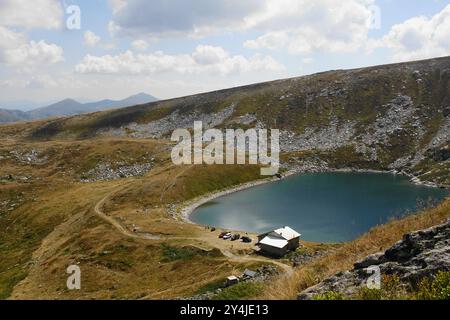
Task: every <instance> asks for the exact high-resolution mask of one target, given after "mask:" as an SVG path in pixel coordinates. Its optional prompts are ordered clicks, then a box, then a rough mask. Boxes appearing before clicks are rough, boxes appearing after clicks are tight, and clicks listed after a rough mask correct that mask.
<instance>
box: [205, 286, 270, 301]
mask: <svg viewBox="0 0 450 320" xmlns="http://www.w3.org/2000/svg"><path fill="white" fill-rule="evenodd" d="M262 291H263V284H261V283H256V282H241V283H239V284H237V285H234V286H231V287H228V288H225V289H223V291H222V292H221V293H219V294H218V295H216V296H215V297H214V298H213V299H214V300H242V299H246V298H251V297H255V296H257V295H259V294H261V293H262Z"/></svg>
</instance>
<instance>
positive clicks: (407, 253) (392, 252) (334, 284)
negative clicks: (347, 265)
mask: <svg viewBox="0 0 450 320" xmlns="http://www.w3.org/2000/svg"><path fill="white" fill-rule="evenodd" d="M374 266H376V267H379V268H380V271H381V274H382V275H396V276H398V277H399V279H400V281H401V282H402V283H405V284H412V283H417V282H418V281H420V280H421V279H423V278H424V277H431V276H433V275H435V274H436V273H438V272H439V271H448V270H450V219H449V220H448V221H447V222H446V223H445V224H442V225H439V226H436V227H433V228H430V229H427V230H421V231H417V232H413V233H410V234H407V235H405V236H404V237H403V240H401V241H399V242H398V243H396V244H395V245H394V246H393V247H392V248H390V249H388V250H387V251H386V252H384V253H377V254H374V255H371V256H368V257H367V258H365V259H364V260H362V261H360V262H358V263H356V264H355V265H354V269H353V270H350V271H346V272H340V273H338V274H336V275H334V276H333V277H331V278H329V279H326V280H324V281H323V282H321V283H319V284H318V285H316V286H314V287H311V288H309V289H307V290H305V291H303V292H302V293H300V295H299V299H300V300H309V299H312V298H314V296H316V295H320V294H326V293H328V292H339V293H342V294H344V295H345V296H347V297H352V296H354V295H355V294H357V292H358V291H359V290H360V288H362V287H364V286H366V284H367V280H368V278H369V277H370V275H371V274H372V272H369V270H368V268H370V267H374Z"/></svg>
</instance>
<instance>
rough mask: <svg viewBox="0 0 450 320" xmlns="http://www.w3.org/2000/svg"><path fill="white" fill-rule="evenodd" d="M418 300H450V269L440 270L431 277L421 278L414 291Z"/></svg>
mask: <svg viewBox="0 0 450 320" xmlns="http://www.w3.org/2000/svg"><path fill="white" fill-rule="evenodd" d="M416 299H418V300H450V271H446V272H444V271H441V272H439V273H438V274H437V275H436V276H434V277H433V278H432V279H429V278H426V279H423V280H422V281H421V282H420V283H419V286H418V290H417V293H416Z"/></svg>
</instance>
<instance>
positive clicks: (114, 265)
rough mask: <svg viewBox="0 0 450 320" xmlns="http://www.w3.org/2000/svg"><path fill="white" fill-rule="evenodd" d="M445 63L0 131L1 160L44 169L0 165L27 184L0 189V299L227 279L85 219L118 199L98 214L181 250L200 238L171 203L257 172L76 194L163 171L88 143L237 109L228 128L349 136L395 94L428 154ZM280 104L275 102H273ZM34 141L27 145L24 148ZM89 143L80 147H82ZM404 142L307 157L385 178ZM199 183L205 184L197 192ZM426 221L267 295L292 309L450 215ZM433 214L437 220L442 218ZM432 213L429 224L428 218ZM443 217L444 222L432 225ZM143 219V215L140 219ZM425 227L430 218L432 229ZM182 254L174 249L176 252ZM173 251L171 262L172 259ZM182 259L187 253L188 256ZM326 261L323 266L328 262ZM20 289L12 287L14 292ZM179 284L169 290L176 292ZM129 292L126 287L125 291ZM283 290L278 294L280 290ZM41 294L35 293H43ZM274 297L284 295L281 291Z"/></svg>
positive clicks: (128, 149) (318, 265)
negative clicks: (330, 280) (418, 119)
mask: <svg viewBox="0 0 450 320" xmlns="http://www.w3.org/2000/svg"><path fill="white" fill-rule="evenodd" d="M449 68H450V58H443V59H436V60H430V61H424V62H417V63H410V64H406V65H394V66H383V67H374V68H368V69H362V70H352V71H333V72H327V73H322V74H318V75H314V76H309V77H303V78H296V79H289V80H281V81H275V82H270V83H266V84H258V85H253V86H249V87H243V88H236V89H232V90H224V91H219V92H213V93H209V94H204V95H197V96H192V97H186V98H180V99H174V100H169V101H162V102H157V103H154V104H149V105H146V106H138V107H132V108H127V109H121V110H115V111H108V112H99V113H94V114H88V115H81V116H76V117H71V118H64V119H56V120H45V121H40V122H32V123H23V124H16V125H7V126H0V137H1V138H2V142H1V144H0V155H7V154H8V153H9V151H10V150H12V149H23V150H30V149H31V148H33V149H37V150H39V151H41V152H43V153H44V154H45V155H47V156H48V157H49V161H48V163H47V164H45V165H29V164H26V163H20V162H18V161H14V160H2V165H1V166H0V177H2V176H5V175H7V174H13V175H15V176H30V177H31V180H28V181H21V180H17V181H14V182H11V181H6V182H2V183H1V184H0V190H1V193H0V201H5V200H11V199H16V200H14V201H16V202H17V203H18V206H17V207H16V208H15V209H14V210H12V211H3V209H2V211H1V212H0V230H2V231H0V255H1V256H2V259H1V261H0V297H2V298H4V297H7V296H9V295H10V293H11V292H12V290H13V288H14V287H15V290H14V294H13V297H15V298H18V297H39V298H41V297H42V298H55V297H61V298H91V297H95V298H138V297H141V296H145V297H147V296H148V297H152V298H161V297H174V296H177V295H180V294H191V293H195V291H196V290H198V289H199V288H201V287H202V286H204V285H206V284H208V283H209V282H211V281H212V280H214V279H217V278H221V277H224V276H226V275H229V273H230V272H231V271H232V270H233V268H235V267H236V266H235V264H234V263H230V262H228V261H227V260H226V259H224V258H223V257H218V256H204V257H202V258H201V259H198V257H199V255H202V254H204V253H201V252H197V253H195V254H192V252H188V253H183V252H184V251H183V250H184V249H183V247H184V246H185V245H186V244H188V245H189V244H191V245H197V246H198V245H200V246H201V245H204V243H202V241H198V240H185V241H182V240H177V241H175V240H171V241H168V242H169V243H166V242H167V241H166V242H165V241H159V242H158V241H156V242H152V243H150V244H149V243H148V242H147V241H140V240H136V239H131V240H130V239H126V238H124V237H123V236H121V235H120V234H118V233H117V231H116V230H115V229H113V228H112V227H111V226H110V225H108V224H105V223H104V222H103V221H102V220H100V219H98V217H97V216H96V215H95V214H94V213H93V211H92V208H93V207H94V205H95V203H96V202H97V201H99V200H100V199H102V198H103V196H104V195H106V194H108V193H109V192H111V191H113V190H115V188H116V187H118V186H119V187H123V188H124V189H123V190H122V191H121V192H118V193H117V194H115V195H114V196H113V197H112V198H111V199H109V201H107V203H106V206H105V210H106V211H107V212H108V214H110V215H111V216H113V217H115V218H121V219H123V223H124V224H125V225H127V226H129V227H130V226H131V225H132V224H134V223H137V224H139V225H141V224H142V226H143V228H145V231H148V232H151V233H156V234H162V235H165V234H169V235H175V236H180V237H185V238H186V239H188V238H190V237H192V236H193V235H197V234H198V233H200V232H201V230H200V229H201V228H197V227H195V226H187V225H186V224H183V223H180V222H179V221H175V220H174V219H172V218H171V217H170V216H169V215H168V214H167V213H168V212H167V207H166V205H167V204H172V203H180V202H182V201H184V200H187V199H191V198H193V197H196V196H198V195H201V194H204V193H207V192H210V191H214V190H217V189H223V188H226V187H230V186H232V185H235V184H239V183H242V182H246V181H250V180H254V179H256V178H257V177H259V176H258V173H259V171H258V168H256V167H239V166H236V167H195V168H176V169H173V168H172V169H169V168H167V170H166V171H163V172H162V173H161V174H159V175H158V176H152V177H150V176H147V177H145V178H138V179H128V180H121V181H116V182H105V183H94V184H90V185H83V184H79V183H78V182H77V181H78V180H79V178H80V177H81V176H82V175H83V173H84V172H86V171H88V170H89V169H92V168H93V167H95V166H96V165H97V164H98V163H101V162H104V161H110V160H112V159H113V160H114V161H124V162H126V163H128V162H130V163H136V161H139V159H142V158H143V157H146V156H148V152H150V155H153V156H157V155H159V156H157V158H158V159H157V166H158V167H164V166H165V165H167V161H168V154H167V153H164V150H166V148H167V145H164V144H163V145H161V143H155V142H151V141H148V140H139V141H137V140H133V139H126V138H122V139H97V138H96V137H95V134H96V131H97V130H98V129H102V128H106V127H110V126H113V127H120V126H122V125H124V124H127V123H130V122H138V123H145V122H148V121H151V120H156V119H159V118H161V117H164V116H166V115H168V114H169V113H171V112H172V111H174V110H176V109H177V110H179V111H180V112H181V113H188V112H191V111H193V110H199V111H201V112H207V113H211V112H217V111H219V110H222V109H223V108H225V107H228V106H229V105H231V104H232V103H236V104H237V108H236V111H235V115H234V116H239V115H243V114H246V113H255V114H256V115H257V117H258V118H259V119H260V120H262V121H264V122H265V123H266V124H267V125H268V126H276V127H281V128H284V129H289V130H293V131H296V132H303V131H304V130H305V128H307V127H310V126H314V127H321V126H326V125H327V124H328V123H329V121H330V119H331V118H333V117H334V118H337V119H339V120H342V121H344V120H356V121H358V123H359V126H358V130H359V131H361V132H363V131H364V130H365V125H366V124H369V123H371V122H372V121H374V119H375V117H376V115H377V114H379V113H380V114H382V113H383V112H384V110H383V108H381V107H378V108H375V107H374V106H382V105H383V104H385V103H387V102H389V101H390V100H391V99H392V98H393V97H395V96H396V95H397V94H399V93H402V94H407V95H409V96H411V97H412V98H413V100H414V101H415V103H416V104H417V105H421V104H423V106H421V112H422V114H423V119H424V121H423V122H424V125H425V126H426V128H427V132H426V134H425V135H424V138H423V139H422V140H421V141H420V144H422V145H426V144H427V143H428V142H429V140H430V139H431V138H432V136H433V135H434V134H435V133H436V130H437V129H438V127H439V125H440V124H441V123H442V121H443V115H442V108H443V107H445V106H448V105H450V101H449V95H448V92H449V91H450V90H449V82H448V78H449V73H448V71H447V72H444V71H445V70H447V69H449ZM416 69H418V70H421V71H422V73H423V80H424V81H423V82H422V83H421V84H419V83H417V82H416V81H415V79H414V78H413V77H412V76H411V74H412V71H414V70H416ZM342 86H345V87H346V89H347V93H346V95H344V96H339V95H338V96H337V97H326V96H324V97H320V98H316V99H312V100H311V99H309V98H310V97H311V96H316V95H318V94H319V93H320V92H322V90H323V89H328V90H333V89H335V88H339V87H342ZM283 95H284V96H286V97H285V98H284V99H280V97H281V96H283ZM30 138H31V139H30ZM88 138H89V139H88ZM410 141H412V139H411V137H408V136H407V135H406V136H401V137H400V138H399V140H398V141H392V143H393V146H394V147H392V148H382V150H381V151H382V153H381V154H382V156H381V161H380V162H377V163H367V162H364V160H363V159H361V157H360V155H358V154H356V153H355V152H354V150H351V149H348V148H347V147H346V148H342V149H339V150H335V152H332V153H314V152H313V153H311V154H307V155H306V156H307V157H315V156H319V157H321V158H323V159H326V160H328V161H330V162H331V163H332V164H333V165H334V166H336V167H339V166H346V165H349V164H354V165H355V166H358V167H366V168H375V169H379V168H384V167H385V166H386V165H387V164H388V163H389V162H390V161H392V159H394V158H395V157H397V156H398V155H399V154H398V152H399V150H400V151H401V152H404V150H402V149H400V148H397V147H395V146H406V147H408V146H409V143H410ZM425 161H429V163H427V162H424V163H421V164H420V165H419V168H417V170H418V171H421V172H423V173H425V172H428V171H429V170H430V168H436V169H435V171H431V172H430V173H428V174H429V175H437V176H439V177H441V178H442V179H444V180H445V179H447V180H446V181H448V179H449V175H448V167H443V168H441V167H438V166H440V164H439V163H437V162H433V160H430V159H426V160H425ZM205 181H207V183H205ZM437 210H438V211H432V212H431V214H429V215H425V216H424V217H428V216H430V218H429V220H427V219H428V218H419V217H413V218H408V219H410V220H408V219H407V220H405V221H404V222H392V224H389V225H387V226H384V227H380V228H379V229H375V230H378V232H375V231H373V232H371V233H369V234H368V235H367V236H365V237H363V238H361V239H359V240H357V241H355V242H352V243H350V244H348V245H346V246H345V247H344V248H342V249H340V250H339V251H337V252H336V253H334V255H333V256H331V257H328V258H324V260H320V261H318V262H315V264H314V265H312V266H310V267H308V268H302V269H300V270H299V271H298V272H297V273H296V278H294V279H290V281H289V283H283V282H282V281H281V282H280V284H274V288H276V290H270V291H272V292H282V296H279V297H287V298H292V297H294V295H295V293H296V292H297V289H298V287H299V286H300V287H302V288H303V287H305V286H306V285H309V284H312V283H314V282H315V281H317V280H318V279H315V276H314V273H313V271H314V272H315V273H316V274H317V275H318V276H319V277H325V276H326V275H329V274H331V273H334V271H335V270H341V269H346V268H348V267H350V266H351V264H352V263H353V262H354V260H356V259H357V258H359V257H362V256H365V255H366V254H367V253H370V252H374V251H378V250H379V249H380V247H386V246H389V245H390V244H391V243H392V242H394V241H395V240H397V239H399V238H400V236H401V234H403V233H404V232H407V231H411V230H413V229H419V228H422V227H424V226H428V225H429V224H432V223H435V222H437V221H438V220H439V219H440V218H441V217H443V216H445V215H448V203H446V204H444V205H443V206H441V207H440V209H437ZM439 210H441V211H439ZM433 212H436V213H433ZM439 212H441V213H439ZM144 213H145V214H144ZM432 217H434V218H432ZM167 246H169V247H174V248H178V250H181V252H182V253H181V254H180V256H181V257H183V259H180V260H175V261H167V260H165V255H166V254H167V252H166V253H165V248H167ZM180 248H181V249H180ZM175 251H176V250H175ZM188 251H189V249H188ZM327 259H328V260H327ZM74 262H80V263H82V264H83V265H84V266H85V268H86V269H84V268H83V270H84V271H83V274H84V275H85V276H86V277H87V282H86V283H85V284H86V286H87V287H86V291H84V292H83V293H74V292H67V291H65V289H64V287H65V279H66V274H65V272H64V271H65V267H67V265H68V264H71V263H74ZM22 279H24V281H22V282H20V280H22ZM174 283H175V284H177V285H176V286H174V285H173V284H174ZM130 284H131V285H130ZM278 285H280V287H277V286H278ZM43 288H44V289H43ZM280 288H287V289H285V290H284V289H283V290H279V289H280Z"/></svg>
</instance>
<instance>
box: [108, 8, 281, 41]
mask: <svg viewBox="0 0 450 320" xmlns="http://www.w3.org/2000/svg"><path fill="white" fill-rule="evenodd" d="M270 1H272V0H270ZM110 4H111V6H112V8H113V13H114V17H113V20H112V21H111V23H110V25H109V29H110V31H111V32H112V33H113V34H124V35H133V36H137V35H151V36H161V35H168V34H170V35H181V36H185V35H191V36H202V35H207V34H211V33H214V32H216V31H218V30H221V31H223V30H224V29H236V28H242V27H244V26H245V25H246V24H247V22H246V18H247V17H248V16H249V15H251V14H252V13H253V12H255V11H259V10H262V9H263V8H264V6H265V1H261V0H246V1H242V0H215V1H211V0H191V1H185V0H171V1H166V0H153V1H146V0H129V1H126V2H125V1H123V0H112V1H110Z"/></svg>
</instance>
